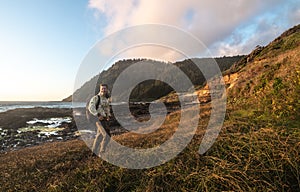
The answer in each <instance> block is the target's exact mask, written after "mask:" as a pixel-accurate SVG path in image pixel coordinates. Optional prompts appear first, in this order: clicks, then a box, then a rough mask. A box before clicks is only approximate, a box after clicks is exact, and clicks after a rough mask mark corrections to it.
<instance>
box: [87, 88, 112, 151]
mask: <svg viewBox="0 0 300 192" xmlns="http://www.w3.org/2000/svg"><path fill="white" fill-rule="evenodd" d="M109 97H110V95H109V91H108V87H107V85H106V84H100V91H99V93H98V94H97V95H95V96H94V97H92V98H91V100H90V102H89V106H88V110H89V111H90V113H91V114H92V115H94V116H95V117H98V120H99V121H96V127H97V134H96V138H95V140H94V143H93V147H92V151H93V152H94V153H95V154H97V155H98V152H99V144H100V142H101V147H100V153H103V152H105V149H106V145H107V144H108V142H109V140H110V136H111V135H110V129H109V120H110V118H111V114H110V107H109V103H110V101H109Z"/></svg>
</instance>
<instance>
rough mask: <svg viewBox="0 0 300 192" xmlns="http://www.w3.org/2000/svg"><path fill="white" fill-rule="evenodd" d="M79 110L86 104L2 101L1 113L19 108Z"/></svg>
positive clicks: (0, 104)
mask: <svg viewBox="0 0 300 192" xmlns="http://www.w3.org/2000/svg"><path fill="white" fill-rule="evenodd" d="M35 107H44V108H77V107H85V103H74V104H73V103H72V102H58V101H49V102H41V101H0V113H3V112H5V111H9V110H13V109H18V108H35Z"/></svg>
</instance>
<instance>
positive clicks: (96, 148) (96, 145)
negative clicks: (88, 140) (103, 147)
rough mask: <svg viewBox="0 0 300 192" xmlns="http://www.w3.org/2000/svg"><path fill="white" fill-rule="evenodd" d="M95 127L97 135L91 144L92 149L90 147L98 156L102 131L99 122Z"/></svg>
mask: <svg viewBox="0 0 300 192" xmlns="http://www.w3.org/2000/svg"><path fill="white" fill-rule="evenodd" d="M96 127H97V134H96V137H95V140H94V143H93V147H92V151H93V152H94V153H95V154H96V155H98V154H99V145H100V142H101V141H102V140H103V135H102V131H101V128H102V127H99V122H96Z"/></svg>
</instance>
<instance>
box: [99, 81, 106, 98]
mask: <svg viewBox="0 0 300 192" xmlns="http://www.w3.org/2000/svg"><path fill="white" fill-rule="evenodd" d="M107 94H108V88H107V84H100V95H101V96H106V95H107Z"/></svg>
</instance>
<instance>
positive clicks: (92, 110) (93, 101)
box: [89, 96, 98, 116]
mask: <svg viewBox="0 0 300 192" xmlns="http://www.w3.org/2000/svg"><path fill="white" fill-rule="evenodd" d="M96 103H97V97H95V96H94V97H92V99H91V100H90V103H89V111H90V113H91V114H92V115H94V116H97V115H98V111H97V109H96Z"/></svg>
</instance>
